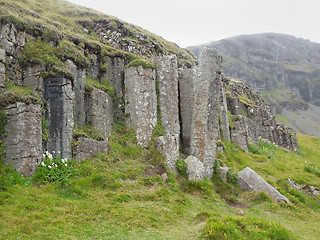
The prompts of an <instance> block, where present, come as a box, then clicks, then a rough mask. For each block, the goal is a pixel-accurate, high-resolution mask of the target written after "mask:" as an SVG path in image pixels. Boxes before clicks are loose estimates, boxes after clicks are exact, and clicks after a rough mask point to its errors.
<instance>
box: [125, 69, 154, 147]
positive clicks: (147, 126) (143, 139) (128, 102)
mask: <svg viewBox="0 0 320 240" xmlns="http://www.w3.org/2000/svg"><path fill="white" fill-rule="evenodd" d="M125 114H126V122H127V125H128V126H129V127H131V128H133V129H135V131H136V135H137V141H138V144H139V145H140V146H143V147H148V146H149V144H150V142H151V136H152V130H153V128H154V127H155V125H156V124H157V96H156V74H155V70H153V69H150V68H148V69H144V68H143V67H141V66H138V67H129V68H127V69H125Z"/></svg>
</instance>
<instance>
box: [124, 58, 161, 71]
mask: <svg viewBox="0 0 320 240" xmlns="http://www.w3.org/2000/svg"><path fill="white" fill-rule="evenodd" d="M138 66H141V67H143V68H145V69H146V68H151V69H155V68H156V66H155V65H154V64H153V63H151V62H149V61H147V60H144V59H135V60H132V61H131V62H130V63H129V64H128V65H126V68H129V67H138Z"/></svg>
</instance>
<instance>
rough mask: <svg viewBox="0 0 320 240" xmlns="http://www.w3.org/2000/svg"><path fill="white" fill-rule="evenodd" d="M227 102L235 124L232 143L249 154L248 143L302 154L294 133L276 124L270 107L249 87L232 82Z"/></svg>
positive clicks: (232, 128)
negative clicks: (264, 142)
mask: <svg viewBox="0 0 320 240" xmlns="http://www.w3.org/2000/svg"><path fill="white" fill-rule="evenodd" d="M227 89H228V91H227V102H228V109H229V111H230V114H231V116H230V119H231V120H232V123H230V125H232V127H231V139H232V140H233V141H234V142H235V144H237V145H238V146H240V147H241V148H243V149H245V150H247V147H246V145H248V144H249V142H253V143H255V144H257V143H258V139H259V138H262V139H266V140H268V141H270V142H272V143H275V144H276V145H279V146H282V147H284V148H287V149H290V150H295V151H297V150H299V147H298V142H297V139H296V136H295V132H294V131H293V129H290V128H286V127H285V126H283V125H280V124H278V123H277V122H276V119H275V117H274V116H273V115H272V112H271V110H270V108H269V106H268V105H267V104H266V103H265V102H264V100H263V99H262V97H261V95H260V94H259V93H258V92H256V91H255V90H254V89H253V88H252V87H251V86H250V85H249V84H247V83H244V82H240V81H229V84H228V86H227Z"/></svg>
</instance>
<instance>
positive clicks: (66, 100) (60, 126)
mask: <svg viewBox="0 0 320 240" xmlns="http://www.w3.org/2000/svg"><path fill="white" fill-rule="evenodd" d="M44 99H45V100H46V101H47V119H48V121H49V129H48V130H49V141H48V142H47V146H46V148H47V150H48V151H49V152H53V151H55V152H56V153H58V152H60V153H61V157H63V158H69V159H70V158H71V157H72V154H71V141H72V134H73V127H74V122H73V101H74V93H73V91H72V85H71V81H70V80H69V79H66V78H48V79H45V91H44Z"/></svg>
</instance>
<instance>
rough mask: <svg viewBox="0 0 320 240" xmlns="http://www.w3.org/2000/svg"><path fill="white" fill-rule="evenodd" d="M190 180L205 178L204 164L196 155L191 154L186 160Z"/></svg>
mask: <svg viewBox="0 0 320 240" xmlns="http://www.w3.org/2000/svg"><path fill="white" fill-rule="evenodd" d="M184 161H185V163H186V164H187V174H188V178H189V180H195V181H202V180H203V178H204V170H205V169H204V165H203V163H202V162H201V161H200V160H199V159H198V158H196V157H195V156H189V157H187V158H186V159H185V160H184Z"/></svg>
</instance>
